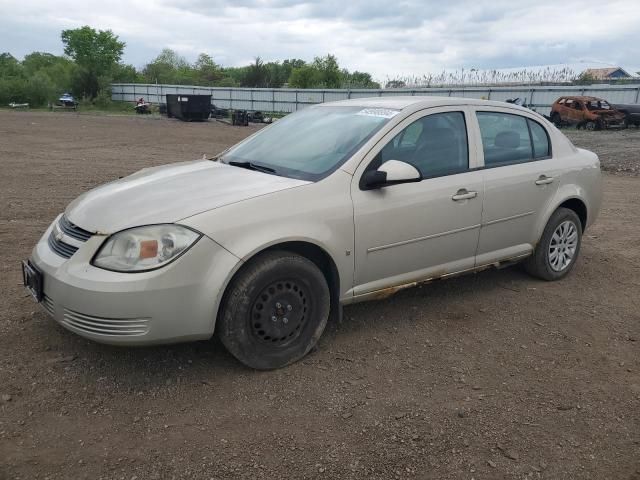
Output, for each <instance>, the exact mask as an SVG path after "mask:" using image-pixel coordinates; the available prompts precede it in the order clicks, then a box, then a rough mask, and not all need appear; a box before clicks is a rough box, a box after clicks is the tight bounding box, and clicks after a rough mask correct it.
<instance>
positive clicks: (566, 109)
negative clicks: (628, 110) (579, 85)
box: [550, 97, 626, 130]
mask: <svg viewBox="0 0 640 480" xmlns="http://www.w3.org/2000/svg"><path fill="white" fill-rule="evenodd" d="M550 119H551V121H552V122H553V123H554V124H556V126H564V125H575V126H576V127H577V128H584V129H585V130H602V129H606V128H611V127H624V126H625V125H626V124H625V114H624V113H622V112H619V111H618V110H616V109H615V108H613V106H611V104H609V102H607V101H606V100H603V99H602V98H597V97H560V98H558V99H557V100H556V101H555V102H554V103H553V105H552V106H551V115H550Z"/></svg>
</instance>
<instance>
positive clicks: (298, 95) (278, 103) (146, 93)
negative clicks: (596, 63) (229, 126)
mask: <svg viewBox="0 0 640 480" xmlns="http://www.w3.org/2000/svg"><path fill="white" fill-rule="evenodd" d="M167 93H185V94H201V95H211V103H212V104H214V105H216V106H217V107H219V108H236V109H243V110H260V111H263V112H272V111H273V112H282V113H289V112H295V111H296V110H300V109H302V108H305V107H307V106H309V105H312V104H314V103H321V102H332V101H337V100H345V99H347V98H367V97H387V96H398V95H410V96H438V97H464V98H475V99H483V98H484V99H488V100H497V101H505V100H507V99H509V98H516V97H520V98H526V99H527V102H528V103H531V104H533V105H534V106H535V107H536V109H537V111H538V112H539V113H542V114H548V113H549V112H550V109H551V104H552V103H553V102H554V101H555V100H556V99H557V98H558V97H561V96H569V95H572V96H573V95H592V96H595V97H602V98H604V99H606V100H608V101H609V102H611V103H639V102H640V85H585V86H575V85H573V86H538V85H532V86H528V85H523V86H505V87H453V88H445V87H443V88H416V89H388V90H385V89H381V90H373V89H372V90H344V89H343V90H318V89H315V90H305V89H288V88H283V89H278V88H276V89H272V88H224V87H202V86H197V85H154V84H132V83H128V84H127V83H115V84H113V85H112V86H111V99H112V100H113V101H115V102H133V101H135V100H136V99H137V98H140V97H144V98H145V99H146V100H148V101H150V102H152V103H164V102H165V101H166V100H165V98H166V97H165V95H166V94H167Z"/></svg>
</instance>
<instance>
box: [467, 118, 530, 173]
mask: <svg viewBox="0 0 640 480" xmlns="http://www.w3.org/2000/svg"><path fill="white" fill-rule="evenodd" d="M477 116H478V123H479V124H480V133H481V135H482V148H483V150H484V164H485V166H487V167H492V166H493V167H495V166H500V165H508V164H511V163H521V162H526V161H529V160H530V159H531V158H533V156H532V148H531V138H530V136H529V127H528V126H527V119H526V118H525V117H521V116H520V115H513V114H509V113H498V112H478V113H477Z"/></svg>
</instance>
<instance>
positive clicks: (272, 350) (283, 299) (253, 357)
mask: <svg viewBox="0 0 640 480" xmlns="http://www.w3.org/2000/svg"><path fill="white" fill-rule="evenodd" d="M329 307H330V295H329V287H328V285H327V281H326V280H325V277H324V275H323V273H322V272H321V271H320V269H319V268H318V267H317V266H316V265H315V263H313V262H312V261H310V260H308V259H307V258H305V257H302V256H300V255H297V254H295V253H291V252H286V251H275V252H268V253H265V254H263V255H261V256H259V257H258V258H256V259H255V260H253V261H251V262H250V263H249V264H248V265H246V266H245V267H243V269H242V270H241V271H240V272H239V273H238V274H237V275H236V277H235V278H234V279H233V280H232V282H231V284H230V285H229V287H228V289H227V292H226V293H225V297H224V300H223V305H222V308H221V311H220V315H219V317H218V326H217V331H218V335H219V337H220V339H221V341H222V343H223V344H224V346H225V347H226V348H227V350H229V352H230V353H231V354H232V355H233V356H234V357H236V358H237V359H238V360H240V361H241V362H242V363H244V364H245V365H247V366H249V367H251V368H255V369H258V370H270V369H274V368H280V367H284V366H286V365H288V364H290V363H293V362H295V361H297V360H300V359H301V358H302V357H304V356H305V355H306V354H307V353H309V351H310V350H311V349H312V348H313V346H314V345H315V344H316V343H317V341H318V339H319V338H320V336H321V335H322V332H323V331H324V328H325V326H326V325H327V320H328V318H329Z"/></svg>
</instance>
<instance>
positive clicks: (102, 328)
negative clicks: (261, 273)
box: [30, 220, 240, 345]
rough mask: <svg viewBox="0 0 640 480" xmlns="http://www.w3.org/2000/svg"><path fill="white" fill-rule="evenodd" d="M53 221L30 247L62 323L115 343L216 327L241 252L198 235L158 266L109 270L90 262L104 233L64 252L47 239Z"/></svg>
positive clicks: (185, 336)
mask: <svg viewBox="0 0 640 480" xmlns="http://www.w3.org/2000/svg"><path fill="white" fill-rule="evenodd" d="M57 221H58V220H56V221H55V222H53V224H52V225H51V226H50V227H49V228H48V229H47V231H46V232H45V234H44V235H43V236H42V238H41V239H40V241H39V242H38V244H37V245H36V246H35V248H34V249H33V252H32V255H31V259H30V262H31V264H32V265H34V266H36V267H37V268H38V269H39V270H40V271H41V272H42V274H43V290H44V297H43V301H42V306H43V307H44V309H45V310H46V311H47V312H48V313H49V314H50V315H51V316H52V317H53V318H54V319H55V320H56V321H57V322H58V323H60V324H61V325H62V326H63V327H64V328H66V329H68V330H71V331H72V332H75V333H77V334H78V335H81V336H83V337H85V338H89V339H91V340H95V341H97V342H100V343H108V344H113V345H151V344H162V343H175V342H181V341H189V340H201V339H207V338H210V337H211V335H213V331H214V327H215V319H216V314H217V309H218V306H219V303H220V300H221V297H222V293H223V291H224V287H225V286H226V282H227V279H228V278H229V276H230V275H231V272H233V271H234V270H235V269H236V267H237V266H238V264H239V262H240V259H238V258H237V257H235V256H234V255H232V254H231V253H229V252H228V251H227V250H225V249H224V248H222V247H221V246H220V245H218V244H217V243H215V242H214V241H213V240H211V239H210V238H208V237H206V236H203V237H202V238H201V239H200V240H199V241H198V242H197V243H196V244H195V245H193V246H192V247H191V248H190V249H189V250H188V251H187V252H186V253H185V254H184V255H182V256H181V257H180V258H178V259H176V260H175V261H174V262H172V263H170V264H169V265H167V266H165V267H163V268H160V269H158V270H154V271H151V272H141V273H118V272H111V271H107V270H103V269H100V268H97V267H94V266H92V265H91V264H90V261H91V258H92V257H93V255H94V254H95V252H96V251H97V250H98V248H99V247H100V245H102V242H103V241H104V240H105V238H106V237H105V236H103V235H94V236H92V237H91V238H89V239H88V240H87V241H86V242H85V243H84V244H83V245H82V246H81V247H80V248H79V249H78V251H76V252H75V253H74V254H73V255H72V256H71V258H69V259H65V258H63V257H61V256H59V255H58V254H56V253H55V252H54V251H53V250H52V249H51V247H50V245H49V244H48V241H47V239H48V238H49V234H50V232H51V230H52V229H53V228H54V225H55V224H56V223H57Z"/></svg>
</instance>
